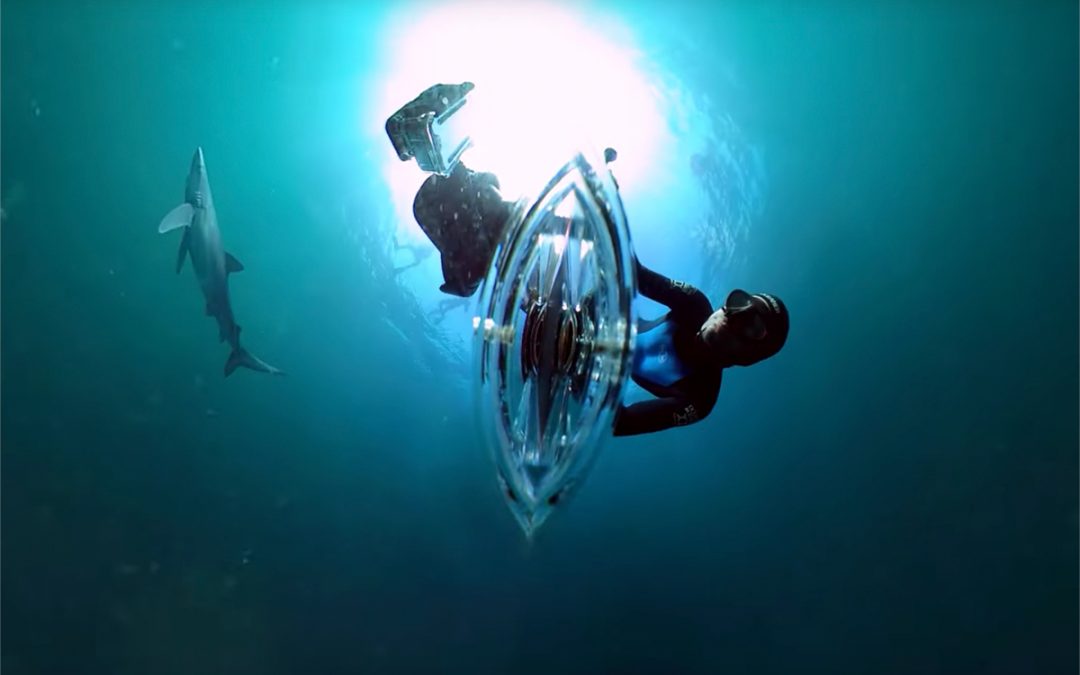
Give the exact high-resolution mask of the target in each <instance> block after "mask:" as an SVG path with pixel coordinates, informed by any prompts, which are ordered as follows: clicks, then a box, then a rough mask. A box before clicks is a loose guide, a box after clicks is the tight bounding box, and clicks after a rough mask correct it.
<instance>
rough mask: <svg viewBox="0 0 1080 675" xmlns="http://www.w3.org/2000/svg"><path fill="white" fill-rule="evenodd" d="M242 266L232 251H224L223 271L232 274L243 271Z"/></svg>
mask: <svg viewBox="0 0 1080 675" xmlns="http://www.w3.org/2000/svg"><path fill="white" fill-rule="evenodd" d="M243 271H244V266H243V265H242V264H241V263H240V261H239V260H237V259H236V258H234V257H233V254H232V253H229V252H228V251H225V272H226V273H227V274H232V273H233V272H243Z"/></svg>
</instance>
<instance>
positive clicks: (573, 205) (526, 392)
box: [474, 153, 636, 535]
mask: <svg viewBox="0 0 1080 675" xmlns="http://www.w3.org/2000/svg"><path fill="white" fill-rule="evenodd" d="M630 253H631V247H630V237H629V232H628V230H627V226H626V218H625V215H624V213H623V208H622V202H621V200H620V199H619V195H618V191H617V190H616V188H615V185H614V182H613V180H612V177H611V175H610V173H609V172H608V170H607V168H606V167H605V165H604V159H603V156H602V155H599V154H598V155H596V156H595V157H594V156H591V155H586V154H584V153H582V154H578V155H577V156H575V157H574V158H573V159H572V160H571V161H569V162H568V163H567V164H566V165H564V166H563V167H562V168H561V169H560V170H559V171H558V172H557V174H556V175H555V177H554V178H553V179H552V180H551V181H550V182H549V183H548V185H547V186H546V187H545V188H544V190H543V191H542V192H541V193H540V195H539V197H537V198H536V199H534V200H529V199H527V198H522V199H520V200H519V201H518V202H517V203H516V205H515V210H514V212H513V213H512V215H511V218H510V222H509V225H508V227H507V230H506V234H505V236H504V238H503V240H502V242H501V243H500V245H499V247H498V249H497V250H496V254H495V258H494V261H493V263H492V267H491V269H490V270H489V271H488V275H487V277H486V278H485V281H484V284H483V286H482V288H481V292H480V300H479V308H478V314H479V316H477V318H476V319H475V321H474V328H475V332H476V345H477V348H476V356H477V368H478V370H479V382H478V389H479V397H478V405H479V409H478V412H479V414H480V420H481V425H482V427H483V429H484V431H485V433H486V435H487V441H488V445H489V447H490V449H491V451H492V453H493V455H494V459H495V465H496V469H497V471H498V476H499V480H500V484H501V486H502V489H503V493H504V495H505V497H506V500H507V504H508V506H509V507H510V509H511V511H512V512H513V513H514V515H515V517H516V518H517V520H518V522H519V523H520V524H521V526H522V528H523V529H524V530H525V532H526V534H527V535H531V534H532V533H533V532H534V531H535V530H536V528H537V527H539V526H540V525H541V524H542V523H543V522H544V520H545V519H546V518H547V517H548V515H550V513H551V511H552V509H553V508H554V507H555V506H556V505H557V504H562V503H564V502H565V499H566V497H567V496H568V495H569V493H570V492H571V491H572V490H573V488H574V487H575V486H577V485H579V484H580V483H581V481H582V480H583V479H584V478H585V476H586V474H587V473H588V471H589V469H590V467H591V466H592V464H593V462H594V461H595V459H596V456H597V454H598V452H599V449H600V446H601V444H602V442H603V440H604V439H605V438H606V437H608V436H610V435H611V427H612V423H613V417H614V413H615V410H616V409H617V407H618V404H619V401H620V400H621V396H622V391H623V387H624V384H625V382H626V379H627V376H628V374H629V369H630V364H631V360H630V355H631V351H632V349H633V342H634V325H635V321H634V316H633V312H632V305H631V300H632V298H633V297H634V294H635V291H636V288H635V279H634V273H633V265H632V260H631V257H630Z"/></svg>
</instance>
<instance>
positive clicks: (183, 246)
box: [176, 229, 191, 274]
mask: <svg viewBox="0 0 1080 675" xmlns="http://www.w3.org/2000/svg"><path fill="white" fill-rule="evenodd" d="M190 233H191V230H190V229H185V230H184V236H183V238H181V239H180V250H179V251H177V252H176V273H177V274H180V269H181V268H182V267H183V266H184V258H186V257H187V253H188V234H190Z"/></svg>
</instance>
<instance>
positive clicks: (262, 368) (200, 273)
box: [158, 147, 284, 377]
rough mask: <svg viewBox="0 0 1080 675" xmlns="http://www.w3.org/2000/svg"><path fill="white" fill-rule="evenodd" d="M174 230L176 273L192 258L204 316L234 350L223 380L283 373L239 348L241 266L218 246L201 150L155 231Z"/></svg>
mask: <svg viewBox="0 0 1080 675" xmlns="http://www.w3.org/2000/svg"><path fill="white" fill-rule="evenodd" d="M177 229H182V230H183V238H182V239H181V240H180V251H179V252H178V253H177V256H176V273H177V274H179V273H180V270H181V269H182V268H183V266H184V260H186V259H187V258H191V267H192V268H193V269H194V270H195V278H196V279H197V280H198V282H199V288H200V289H201V290H202V293H203V296H204V297H205V298H206V315H207V316H212V317H214V319H215V320H217V325H218V339H219V340H220V341H221V342H228V344H229V346H230V347H231V348H232V352H231V353H230V354H229V358H228V360H227V361H226V362H225V377H228V376H229V375H231V374H232V373H233V371H235V370H236V369H237V368H239V367H244V368H249V369H251V370H257V371H259V372H263V373H270V374H271V375H284V373H283V372H282V371H281V370H278V369H277V368H275V367H274V366H271V365H270V364H268V363H266V362H265V361H263V360H262V359H260V358H259V357H257V356H255V355H254V354H252V353H251V352H249V351H247V350H246V349H244V348H243V347H242V346H241V345H240V326H239V325H238V324H237V323H236V317H235V315H234V314H233V308H232V303H231V302H230V300H229V275H230V274H232V273H234V272H240V271H242V270H243V269H244V266H243V265H241V264H240V261H239V260H237V259H236V258H234V257H233V256H232V255H230V254H229V253H228V252H226V251H225V247H224V245H223V244H222V241H221V230H220V229H219V228H218V219H217V211H215V210H214V199H213V196H212V195H211V194H210V180H209V178H208V177H207V173H206V160H205V158H204V157H203V151H202V148H201V147H200V148H196V150H195V155H194V156H193V157H192V158H191V170H190V171H189V172H188V177H187V185H186V186H185V189H184V202H183V203H182V204H180V205H179V206H177V207H176V208H174V209H173V210H172V211H170V212H169V213H168V215H166V216H165V217H164V218H163V219H162V220H161V223H160V224H159V225H158V232H159V233H161V234H165V233H167V232H172V231H173V230H177Z"/></svg>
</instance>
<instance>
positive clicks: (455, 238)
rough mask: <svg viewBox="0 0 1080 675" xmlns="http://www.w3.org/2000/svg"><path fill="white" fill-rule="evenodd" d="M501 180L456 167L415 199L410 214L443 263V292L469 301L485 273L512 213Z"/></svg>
mask: <svg viewBox="0 0 1080 675" xmlns="http://www.w3.org/2000/svg"><path fill="white" fill-rule="evenodd" d="M510 206H511V204H510V203H509V202H506V201H504V200H503V199H502V197H501V196H500V195H499V179H498V178H496V177H495V174H493V173H480V172H477V171H473V170H472V169H469V168H467V167H466V166H465V165H464V164H463V163H460V162H459V163H458V164H457V166H455V167H454V170H453V172H451V174H450V175H449V176H440V175H438V174H435V175H432V176H430V177H429V178H428V179H427V180H425V181H424V184H423V185H422V186H420V191H419V192H417V193H416V198H415V199H414V200H413V216H414V217H415V218H416V222H417V223H418V224H419V225H420V227H421V228H422V229H423V230H424V233H425V234H427V236H428V239H430V240H431V243H433V244H435V248H437V249H439V254H440V255H441V260H442V271H443V279H444V280H445V283H444V284H443V285H442V286H441V287H440V290H441V291H443V292H444V293H449V294H451V295H457V296H461V297H469V296H470V295H472V294H473V293H474V292H476V289H477V288H478V287H479V286H480V282H481V281H483V279H484V276H485V275H486V274H487V269H488V265H489V264H490V263H491V256H492V254H493V253H494V252H495V247H496V246H497V245H498V243H499V240H500V239H501V238H502V235H503V230H504V229H505V228H506V221H507V219H508V218H509V215H510Z"/></svg>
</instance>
